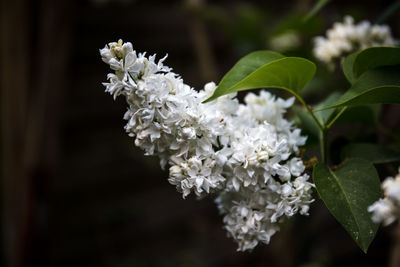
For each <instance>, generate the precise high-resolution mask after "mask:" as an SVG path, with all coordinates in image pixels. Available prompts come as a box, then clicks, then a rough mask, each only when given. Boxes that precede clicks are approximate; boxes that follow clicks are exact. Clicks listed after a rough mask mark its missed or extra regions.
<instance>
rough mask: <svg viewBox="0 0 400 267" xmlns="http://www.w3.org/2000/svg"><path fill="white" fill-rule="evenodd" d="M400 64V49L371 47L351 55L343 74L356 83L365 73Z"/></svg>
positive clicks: (344, 66)
mask: <svg viewBox="0 0 400 267" xmlns="http://www.w3.org/2000/svg"><path fill="white" fill-rule="evenodd" d="M398 64H400V47H370V48H367V49H364V50H362V51H359V52H356V53H353V54H350V55H349V56H347V57H346V58H345V60H344V61H343V72H344V74H345V76H346V78H347V80H349V82H350V83H354V82H355V81H356V80H357V79H358V78H359V77H360V76H361V74H363V73H364V72H366V71H368V70H372V69H376V68H379V67H384V66H393V65H398Z"/></svg>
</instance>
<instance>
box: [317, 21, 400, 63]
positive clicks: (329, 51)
mask: <svg viewBox="0 0 400 267" xmlns="http://www.w3.org/2000/svg"><path fill="white" fill-rule="evenodd" d="M397 44H398V41H397V40H395V39H394V38H393V37H392V34H391V31H390V28H389V26H387V25H373V24H371V23H370V22H369V21H366V20H364V21H361V22H360V23H358V24H354V19H353V18H352V17H351V16H346V17H345V18H344V21H343V23H342V22H336V23H335V24H333V27H332V28H331V29H329V30H327V32H326V37H323V36H318V37H316V38H314V51H313V52H314V56H315V57H316V58H317V59H319V60H321V61H323V62H325V63H327V64H328V65H329V66H330V67H331V68H332V67H333V66H334V61H335V60H336V59H340V58H341V57H343V56H346V55H347V54H349V53H351V52H356V51H358V50H361V49H365V48H368V47H373V46H396V45H397Z"/></svg>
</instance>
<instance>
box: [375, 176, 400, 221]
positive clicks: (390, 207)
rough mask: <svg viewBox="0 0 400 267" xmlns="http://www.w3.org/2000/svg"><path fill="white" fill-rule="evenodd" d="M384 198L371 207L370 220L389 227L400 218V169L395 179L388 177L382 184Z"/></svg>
mask: <svg viewBox="0 0 400 267" xmlns="http://www.w3.org/2000/svg"><path fill="white" fill-rule="evenodd" d="M382 190H383V192H384V196H385V198H383V199H382V198H381V199H379V200H378V201H376V202H375V203H373V204H372V205H371V206H369V207H368V211H369V212H372V213H373V214H372V220H373V221H374V222H376V223H380V222H383V224H384V225H389V224H391V223H392V222H394V221H395V220H396V219H398V218H399V217H400V169H399V174H397V176H396V177H395V178H393V177H388V178H386V179H385V181H383V183H382Z"/></svg>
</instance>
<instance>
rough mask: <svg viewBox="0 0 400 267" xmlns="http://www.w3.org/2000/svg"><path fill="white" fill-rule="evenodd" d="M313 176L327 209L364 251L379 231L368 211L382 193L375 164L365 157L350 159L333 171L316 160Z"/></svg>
mask: <svg viewBox="0 0 400 267" xmlns="http://www.w3.org/2000/svg"><path fill="white" fill-rule="evenodd" d="M313 179H314V183H315V186H316V188H317V191H318V194H319V195H320V197H321V199H322V200H323V201H324V203H325V205H326V206H327V208H328V209H329V211H330V212H331V213H332V215H333V216H334V217H335V218H336V219H337V220H338V221H339V223H340V224H341V225H342V226H343V227H344V228H345V229H346V231H347V232H348V233H349V234H350V236H351V237H352V238H353V239H354V241H355V242H356V243H357V244H358V246H359V247H360V248H361V249H362V250H363V251H364V252H365V253H366V252H367V249H368V246H369V245H370V243H371V242H372V240H373V238H374V236H375V234H376V231H377V230H378V224H375V223H374V222H373V221H372V220H371V214H370V213H369V212H368V210H367V209H368V206H370V205H371V204H372V203H374V202H375V201H376V200H378V199H379V197H380V195H381V189H380V182H379V177H378V174H377V172H376V170H375V167H374V166H373V165H372V163H370V162H368V161H367V160H364V159H351V160H349V161H347V162H345V163H344V164H343V166H341V167H340V168H339V169H338V170H336V171H335V172H334V171H332V170H330V169H329V168H328V167H327V166H326V165H325V164H323V163H317V164H316V165H315V167H314V170H313Z"/></svg>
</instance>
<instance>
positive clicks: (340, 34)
mask: <svg viewBox="0 0 400 267" xmlns="http://www.w3.org/2000/svg"><path fill="white" fill-rule="evenodd" d="M327 35H328V36H327V38H324V37H317V38H316V39H315V48H314V52H315V56H316V57H317V58H319V59H320V60H321V61H324V62H326V63H328V64H330V65H331V66H333V64H334V60H337V59H340V58H342V57H343V56H344V53H348V55H347V56H346V57H345V58H344V59H343V64H342V66H343V72H344V75H345V76H346V78H347V79H348V81H349V83H350V84H351V86H350V89H349V90H348V91H347V92H345V93H344V94H343V95H340V94H334V95H332V96H329V97H328V98H327V99H326V100H325V101H323V102H322V103H321V104H319V105H318V106H317V107H311V106H309V105H307V104H306V102H305V101H304V99H303V98H302V97H301V90H302V89H303V88H304V87H305V86H306V85H307V83H308V82H309V81H310V80H311V79H312V78H313V76H314V74H315V71H316V67H315V65H314V63H312V62H311V61H309V60H307V59H304V58H299V57H286V56H283V55H282V54H279V53H276V52H272V51H256V52H253V53H251V54H249V55H247V56H245V57H243V58H242V59H240V60H239V61H238V62H237V63H236V65H235V66H234V67H233V68H232V69H231V70H230V71H229V72H228V73H227V74H226V75H225V76H224V77H223V79H222V80H221V81H220V83H219V84H218V86H217V85H216V84H215V83H213V82H210V83H207V84H206V85H205V86H204V89H202V90H200V91H196V90H194V89H193V88H191V87H190V86H189V85H187V84H185V83H184V82H183V80H182V78H181V77H180V76H179V75H177V74H175V73H174V72H172V69H171V68H169V67H167V66H165V65H164V61H165V59H166V57H164V58H162V59H161V60H158V61H156V57H155V55H153V56H149V57H147V56H146V54H145V53H137V52H136V51H135V50H134V49H133V47H132V44H131V43H129V42H127V43H123V42H122V41H121V40H120V41H118V42H113V43H109V44H107V45H106V46H105V47H104V48H103V49H101V50H100V54H101V57H102V60H103V61H104V62H105V63H107V64H108V65H109V66H110V68H111V69H112V70H113V72H112V73H110V74H108V76H107V78H108V82H106V83H104V86H105V87H106V92H108V93H110V94H111V95H112V96H113V97H114V98H116V97H118V96H122V97H124V98H125V99H126V103H127V106H128V109H127V111H126V113H125V115H124V119H125V120H126V121H127V123H126V126H125V130H126V132H127V133H128V134H129V136H131V137H134V138H135V145H136V146H138V147H140V148H141V149H143V150H144V152H145V155H155V156H158V157H159V159H160V164H161V167H162V168H166V167H167V166H168V168H169V178H168V181H169V183H170V184H172V185H174V186H175V187H176V189H177V191H178V192H180V193H181V194H182V196H183V198H185V197H187V196H188V195H190V194H194V195H196V196H197V197H198V198H203V197H205V196H207V195H212V196H214V197H215V202H216V204H217V207H218V209H219V211H220V212H221V214H222V215H223V216H224V217H223V222H224V224H225V226H224V227H225V229H226V230H227V232H228V235H229V236H230V237H232V238H233V239H234V240H235V241H236V242H237V243H238V250H241V251H245V250H251V249H253V248H254V247H255V246H257V244H259V243H265V244H268V243H269V242H270V238H271V236H272V235H274V233H275V232H276V231H278V230H279V225H280V224H281V223H282V222H283V221H285V220H286V219H287V218H289V217H291V216H293V215H295V214H297V213H299V214H301V215H308V212H309V208H310V204H311V203H312V202H313V201H314V199H313V197H312V192H313V189H314V188H316V189H317V191H318V193H319V196H320V197H321V199H322V200H323V201H324V202H325V204H326V206H327V207H328V209H329V210H330V211H331V213H332V214H333V215H334V216H335V217H336V219H337V220H338V221H339V222H340V223H341V224H342V225H343V226H344V228H345V229H346V230H347V231H348V232H349V234H350V235H351V236H352V237H353V239H354V240H355V241H356V242H357V244H358V245H359V246H360V247H361V249H363V250H364V251H366V250H367V248H368V246H369V244H370V243H371V241H372V239H373V237H374V236H375V233H376V231H377V228H378V224H376V223H375V222H377V221H381V220H384V221H385V222H387V223H390V222H392V221H393V220H394V218H395V217H396V216H398V214H399V199H398V197H397V195H396V192H399V189H398V187H399V186H398V184H399V183H398V181H397V180H398V179H397V178H398V177H397V178H396V180H393V179H392V180H387V182H385V183H384V188H385V191H386V192H389V193H387V197H386V198H385V199H382V200H378V199H379V198H380V194H381V191H380V183H379V178H378V174H377V172H376V170H375V167H374V165H373V164H374V163H376V162H374V159H371V158H367V159H366V158H365V157H363V156H362V155H361V156H360V155H358V156H356V157H353V156H352V155H350V156H348V157H347V158H346V160H345V161H344V162H343V163H342V164H341V165H340V166H339V167H336V168H332V167H330V166H328V162H329V161H328V153H327V133H328V131H329V129H330V128H331V127H332V125H333V124H334V123H335V122H336V121H337V120H338V119H339V118H340V117H341V116H342V115H343V114H344V113H345V112H346V110H347V109H351V107H353V106H358V105H367V104H377V103H399V102H400V90H399V86H400V80H399V79H398V71H399V70H400V69H399V64H400V48H397V47H393V46H394V45H395V44H396V43H397V41H396V40H394V39H393V38H392V37H391V34H390V30H389V28H388V27H386V26H376V25H370V24H369V23H368V22H362V23H360V24H357V25H354V22H353V20H352V19H351V18H350V17H347V18H345V22H344V23H337V24H335V25H334V28H333V29H332V30H329V31H328V34H327ZM385 46H390V47H385ZM352 52H353V53H352ZM256 88H281V89H284V90H286V91H288V92H290V93H291V94H292V95H293V96H294V97H291V98H289V99H287V100H284V99H282V98H278V97H275V96H273V95H272V94H271V93H269V92H268V91H264V90H263V91H260V92H259V94H254V93H249V94H247V95H246V97H245V98H244V103H239V101H238V99H237V98H236V93H237V92H238V91H242V90H248V89H256ZM295 99H297V100H298V101H299V102H300V103H301V104H302V105H303V108H299V107H297V108H296V109H295V112H296V113H297V114H298V116H299V118H300V120H301V122H302V123H301V126H302V127H303V128H311V129H313V131H314V132H316V133H317V135H318V136H319V140H320V162H318V163H316V164H315V165H314V169H313V174H312V178H313V181H314V183H313V182H311V180H310V175H309V174H308V173H307V172H306V171H305V170H306V166H305V165H308V163H307V164H305V163H304V162H303V160H302V159H301V153H300V147H301V146H303V145H304V144H305V143H306V140H307V137H306V136H304V134H302V133H301V130H300V129H299V128H297V126H296V125H295V124H294V122H293V121H288V120H287V119H285V118H284V115H285V113H286V111H287V109H288V108H290V107H291V106H293V104H294V102H295ZM367 146H368V145H367ZM358 148H360V147H358ZM363 148H364V149H365V145H364V147H363ZM367 148H368V149H370V150H371V151H372V152H374V151H375V150H376V149H377V147H376V146H374V145H372V146H371V145H369V146H368V147H367ZM351 151H352V152H354V151H357V149H353V150H351ZM367 156H368V155H367ZM360 157H361V158H360ZM382 157H383V158H385V153H383V156H382ZM380 159H382V158H380ZM398 159H400V158H399V157H398V155H397V158H396V157H395V160H398ZM392 184H396V186H397V187H396V188H397V189H393V190H392V189H390V188H392ZM387 188H389V189H387ZM375 201H378V202H376V203H375V204H373V203H374V202H375ZM369 206H370V207H369ZM368 207H369V208H368ZM368 209H369V211H371V212H374V214H373V220H372V219H371V214H370V213H369V211H368Z"/></svg>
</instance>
